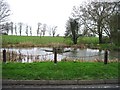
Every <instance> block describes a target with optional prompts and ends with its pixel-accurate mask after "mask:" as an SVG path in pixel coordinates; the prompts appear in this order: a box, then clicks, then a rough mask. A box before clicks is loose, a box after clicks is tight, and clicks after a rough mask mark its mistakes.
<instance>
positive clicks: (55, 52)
mask: <svg viewBox="0 0 120 90" xmlns="http://www.w3.org/2000/svg"><path fill="white" fill-rule="evenodd" d="M54 63H57V49H56V48H54Z"/></svg>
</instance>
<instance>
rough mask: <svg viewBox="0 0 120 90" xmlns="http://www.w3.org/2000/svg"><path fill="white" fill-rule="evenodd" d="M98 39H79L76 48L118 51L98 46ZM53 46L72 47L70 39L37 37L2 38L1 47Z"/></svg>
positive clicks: (105, 46)
mask: <svg viewBox="0 0 120 90" xmlns="http://www.w3.org/2000/svg"><path fill="white" fill-rule="evenodd" d="M98 43H99V39H98V37H79V38H78V44H77V45H76V46H78V47H80V46H81V47H84V46H85V47H88V48H99V49H120V46H116V45H114V44H109V43H107V44H98ZM54 45H62V46H73V42H72V40H71V39H70V38H64V37H50V36H45V37H39V36H11V35H3V36H2V47H12V46H14V47H15V46H16V47H37V46H42V47H43V46H45V47H51V46H52V47H53V46H54Z"/></svg>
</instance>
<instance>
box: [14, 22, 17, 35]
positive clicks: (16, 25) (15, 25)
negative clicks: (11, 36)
mask: <svg viewBox="0 0 120 90" xmlns="http://www.w3.org/2000/svg"><path fill="white" fill-rule="evenodd" d="M14 29H15V34H16V35H17V25H16V24H15V27H14Z"/></svg>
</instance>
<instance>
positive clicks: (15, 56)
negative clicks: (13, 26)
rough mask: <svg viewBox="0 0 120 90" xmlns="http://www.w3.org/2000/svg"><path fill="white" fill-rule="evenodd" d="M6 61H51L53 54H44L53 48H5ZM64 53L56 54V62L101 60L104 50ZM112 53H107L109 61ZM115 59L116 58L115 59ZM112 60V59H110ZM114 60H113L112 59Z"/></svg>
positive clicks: (76, 49) (71, 50) (73, 49)
mask: <svg viewBox="0 0 120 90" xmlns="http://www.w3.org/2000/svg"><path fill="white" fill-rule="evenodd" d="M6 50H7V58H8V60H9V61H10V60H13V61H17V62H23V63H25V62H39V61H48V60H49V61H53V59H54V53H53V52H46V50H47V51H52V50H53V48H40V47H34V48H6ZM64 51H70V52H64V53H58V54H57V60H58V61H61V60H62V59H69V60H75V59H77V60H96V59H98V60H103V59H104V50H98V49H79V48H64ZM113 54H114V53H110V52H109V59H111V57H112V55H113ZM116 58H117V57H116ZM112 59H113V57H112ZM114 59H115V58H114Z"/></svg>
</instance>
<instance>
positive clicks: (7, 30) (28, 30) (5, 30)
mask: <svg viewBox="0 0 120 90" xmlns="http://www.w3.org/2000/svg"><path fill="white" fill-rule="evenodd" d="M0 29H1V31H2V34H3V35H8V34H9V35H19V36H22V35H26V36H32V35H35V32H34V34H33V32H32V26H30V25H28V24H24V23H22V22H19V23H13V22H5V23H2V24H0ZM56 31H57V26H48V25H47V24H42V23H38V24H37V26H36V36H40V37H41V36H43V37H44V36H45V34H46V32H48V33H49V36H53V37H54V36H55V34H56Z"/></svg>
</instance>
